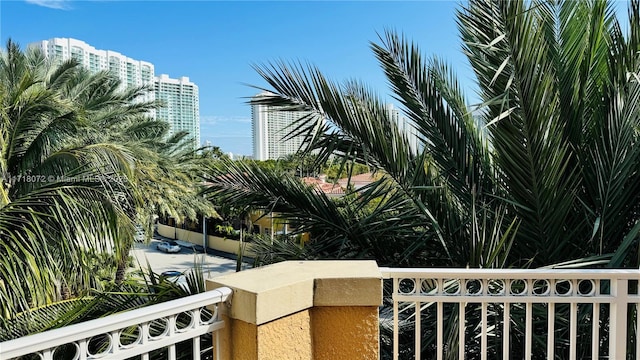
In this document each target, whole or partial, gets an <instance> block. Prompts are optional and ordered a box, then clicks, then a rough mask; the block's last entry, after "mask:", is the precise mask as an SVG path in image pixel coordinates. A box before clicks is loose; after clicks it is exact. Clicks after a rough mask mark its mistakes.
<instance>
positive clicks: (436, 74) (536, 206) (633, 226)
mask: <svg viewBox="0 0 640 360" xmlns="http://www.w3.org/2000/svg"><path fill="white" fill-rule="evenodd" d="M639 19H640V18H639V16H638V2H637V1H634V2H632V3H631V5H630V8H629V22H628V24H624V25H625V26H623V25H622V24H621V23H620V22H619V21H618V19H617V18H616V16H615V11H614V7H613V4H612V3H609V2H605V1H593V2H575V1H567V2H554V1H533V2H524V1H470V2H469V3H468V4H467V5H465V6H463V7H462V9H461V10H460V11H459V12H458V23H459V27H460V36H461V39H462V43H463V51H464V53H465V54H466V55H467V58H468V60H469V63H470V64H471V67H472V69H473V71H474V74H475V77H476V85H477V87H478V97H479V98H480V104H477V105H470V104H469V103H468V100H467V97H466V95H465V93H464V92H463V89H462V88H461V85H460V83H459V82H458V80H457V78H456V76H455V74H454V71H453V70H452V69H451V68H450V67H449V66H447V65H446V63H445V62H444V61H443V60H441V59H439V58H437V57H433V58H425V57H424V55H423V54H422V53H421V52H420V50H419V48H418V46H417V45H416V44H415V43H412V42H410V41H409V40H407V39H406V38H405V37H404V36H403V35H400V34H397V33H396V32H393V31H386V32H385V33H384V34H383V35H382V36H381V40H380V43H372V44H371V47H372V50H373V52H374V54H375V56H376V58H377V60H378V62H379V64H380V66H381V67H382V69H383V71H384V72H385V74H386V76H387V79H388V82H389V85H390V87H391V90H392V93H393V97H394V99H395V100H396V101H397V102H398V103H400V104H401V105H402V107H403V109H404V112H405V115H406V116H407V117H408V118H409V120H410V121H411V122H412V123H413V126H414V127H415V130H416V131H417V133H418V136H419V139H420V141H421V147H420V150H419V151H412V149H411V148H410V146H409V144H408V134H407V133H405V132H402V131H400V130H399V128H398V124H396V123H394V122H393V121H391V119H390V118H389V116H388V114H387V113H386V111H385V106H384V102H383V100H382V99H381V98H380V97H378V96H376V95H375V93H374V92H373V91H372V90H370V89H369V88H368V87H367V86H366V85H364V84H363V83H361V82H358V81H347V82H345V83H341V84H340V83H335V82H333V81H330V80H329V79H328V78H327V77H325V76H324V75H323V74H322V73H321V72H320V71H319V70H318V69H317V68H316V67H314V66H312V65H302V64H295V63H293V64H288V63H275V64H267V65H263V66H257V67H256V70H257V71H258V72H259V74H260V75H261V76H262V77H263V78H264V79H265V80H266V82H267V83H268V84H269V86H270V87H271V88H270V89H268V91H269V92H270V93H271V94H273V95H271V96H265V97H262V98H260V99H258V100H256V102H257V103H260V104H267V105H272V106H280V107H282V108H283V109H285V110H286V109H289V110H307V111H312V112H313V113H314V114H315V116H314V117H308V116H307V117H304V118H302V119H301V120H300V121H299V123H298V124H297V129H295V130H294V131H301V130H305V131H306V132H307V133H308V134H309V135H310V136H308V139H311V141H309V142H308V143H307V144H306V148H305V149H304V151H306V152H308V153H314V154H317V159H318V161H320V162H321V161H324V160H326V159H327V158H329V157H331V156H339V157H341V158H342V159H346V160H347V161H355V162H357V163H361V164H366V165H367V166H369V167H370V168H371V169H373V170H375V171H377V172H379V173H381V174H383V176H382V178H381V179H380V180H379V181H376V182H374V183H373V184H371V185H370V186H368V187H366V188H364V189H360V190H359V191H358V192H357V193H356V192H354V193H352V194H350V196H352V197H353V201H333V200H331V199H329V198H327V197H326V196H324V195H323V194H318V193H316V192H314V191H312V189H310V188H307V187H305V186H303V185H302V184H300V182H299V181H297V180H296V179H295V178H294V177H293V176H286V174H278V173H276V172H273V171H270V170H269V169H265V168H259V167H258V166H256V165H254V164H251V163H236V162H230V161H228V162H227V163H226V166H224V167H222V168H221V169H220V170H218V171H217V173H225V174H226V176H219V177H212V179H210V181H211V182H212V183H213V186H212V187H211V188H210V190H209V195H210V197H211V198H212V199H215V200H216V201H224V202H225V203H229V204H238V206H245V205H252V206H257V207H265V208H273V209H274V210H275V211H277V212H279V214H280V216H281V217H282V218H283V219H285V220H287V221H289V222H291V223H293V224H295V226H294V227H295V228H297V229H298V231H299V232H308V233H311V234H312V238H313V240H312V242H310V243H309V244H308V245H307V246H308V248H309V251H308V254H310V256H313V257H333V258H335V257H340V258H342V257H361V258H375V259H377V260H378V261H379V262H380V263H381V264H385V265H396V266H398V265H402V266H409V265H411V266H462V267H465V266H469V267H512V266H513V267H539V266H547V265H553V264H558V263H562V262H566V261H573V260H577V259H582V260H583V261H586V259H589V258H591V257H594V256H595V257H596V260H594V261H595V262H597V263H599V264H608V266H612V267H622V266H637V265H638V252H637V248H638V247H637V237H636V235H637V233H638V230H639V229H640V224H639V223H638V220H639V219H640V216H639V213H638V209H639V207H638V206H639V202H638V200H639V198H638V197H639V196H640V191H638V190H640V189H639V188H638V187H639V186H640V181H639V180H640V179H639V178H638V177H640V171H638V170H640V148H639V147H638V146H637V143H638V130H639V128H638V125H639V122H640V110H639V106H640V105H639V102H638V100H639V96H640V95H639V94H640V91H639V86H638V80H639V78H638V76H639V75H638V71H639V66H640V55H639V51H640V21H639ZM623 29H626V33H625V31H624V30H623ZM372 203H373V204H376V205H375V206H374V207H367V205H368V204H372Z"/></svg>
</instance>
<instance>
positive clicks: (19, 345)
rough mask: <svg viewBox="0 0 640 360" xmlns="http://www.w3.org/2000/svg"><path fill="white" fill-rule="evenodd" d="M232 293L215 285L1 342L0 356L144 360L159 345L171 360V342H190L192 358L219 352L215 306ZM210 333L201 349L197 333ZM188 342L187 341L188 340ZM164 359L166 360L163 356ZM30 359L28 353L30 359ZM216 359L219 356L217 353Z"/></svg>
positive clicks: (173, 345)
mask: <svg viewBox="0 0 640 360" xmlns="http://www.w3.org/2000/svg"><path fill="white" fill-rule="evenodd" d="M230 295H231V289H229V288H225V287H222V288H219V289H216V290H211V291H207V292H204V293H201V294H197V295H193V296H189V297H186V298H182V299H177V300H173V301H168V302H165V303H161V304H157V305H152V306H148V307H145V308H142V309H137V310H132V311H128V312H124V313H121V314H116V315H112V316H108V317H105V318H101V319H96V320H92V321H87V322H84V323H80V324H76V325H71V326H67V327H64V328H60V329H55V330H51V331H46V332H43V333H40V334H36V335H31V336H26V337H23V338H19V339H15V340H11V341H6V342H3V343H0V359H3V360H4V359H13V358H18V357H21V356H25V355H34V356H35V358H40V359H43V360H51V359H54V356H55V358H56V359H59V358H68V359H81V360H84V359H97V358H101V359H127V358H130V357H133V356H141V359H142V360H148V359H149V356H150V354H151V353H152V352H153V351H156V350H158V349H167V350H166V355H167V357H168V359H170V360H174V359H176V345H177V344H178V343H181V342H184V341H188V340H191V344H190V345H191V346H189V351H188V352H190V353H191V354H192V356H191V357H192V358H193V359H200V358H201V353H202V352H206V353H210V354H211V355H213V354H214V352H215V351H219V346H217V345H218V344H217V341H218V336H216V335H217V331H218V330H219V329H221V328H222V327H223V326H224V322H223V321H221V320H220V319H219V316H218V306H219V305H220V304H221V303H223V302H225V301H226V300H227V299H228V298H229V297H230ZM212 333H213V334H214V339H213V349H201V346H200V344H201V342H200V340H201V339H200V338H201V336H203V337H204V336H208V337H211V334H212ZM188 345H189V344H188ZM167 357H165V358H167ZM29 358H31V357H29ZM216 359H220V355H219V353H218V354H217V357H216Z"/></svg>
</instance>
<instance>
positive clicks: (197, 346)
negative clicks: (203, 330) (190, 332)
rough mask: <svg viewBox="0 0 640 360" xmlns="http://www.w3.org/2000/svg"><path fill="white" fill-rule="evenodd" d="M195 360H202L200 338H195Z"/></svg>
mask: <svg viewBox="0 0 640 360" xmlns="http://www.w3.org/2000/svg"><path fill="white" fill-rule="evenodd" d="M193 360H200V336H198V337H194V338H193Z"/></svg>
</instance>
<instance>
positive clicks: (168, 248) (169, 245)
mask: <svg viewBox="0 0 640 360" xmlns="http://www.w3.org/2000/svg"><path fill="white" fill-rule="evenodd" d="M156 247H157V249H158V250H159V251H164V252H166V253H179V252H180V245H178V243H176V242H175V241H163V242H161V243H159V244H158V245H157V246H156Z"/></svg>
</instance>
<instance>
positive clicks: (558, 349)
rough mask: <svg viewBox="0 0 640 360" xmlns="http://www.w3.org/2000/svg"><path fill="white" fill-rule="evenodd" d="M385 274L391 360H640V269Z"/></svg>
mask: <svg viewBox="0 0 640 360" xmlns="http://www.w3.org/2000/svg"><path fill="white" fill-rule="evenodd" d="M380 270H381V272H382V274H383V278H385V279H390V281H392V283H393V290H392V302H393V304H392V305H393V314H392V316H393V317H392V318H391V314H390V312H389V313H388V314H385V313H384V309H383V311H382V312H381V323H382V327H383V330H384V328H385V326H386V327H387V328H389V329H391V328H392V329H393V336H392V339H390V340H391V341H392V342H393V353H392V356H393V359H398V358H399V357H400V358H402V357H407V358H411V359H416V360H420V359H421V356H423V357H428V358H434V359H438V360H442V359H460V360H463V359H465V357H466V358H467V359H471V358H473V359H481V360H485V359H487V358H498V359H500V358H502V359H531V358H532V356H535V357H536V358H546V359H555V358H563V359H581V358H590V359H601V358H608V359H616V360H617V359H636V360H640V338H639V337H638V333H639V330H640V316H638V312H639V311H640V295H639V294H638V280H639V279H640V271H639V270H599V269H598V270H576V269H571V270H564V269H535V270H498V269H496V270H493V269H399V268H381V269H380ZM388 291H390V290H389V289H387V290H386V292H388ZM387 305H389V302H387ZM505 324H507V325H505ZM383 336H384V332H383Z"/></svg>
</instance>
